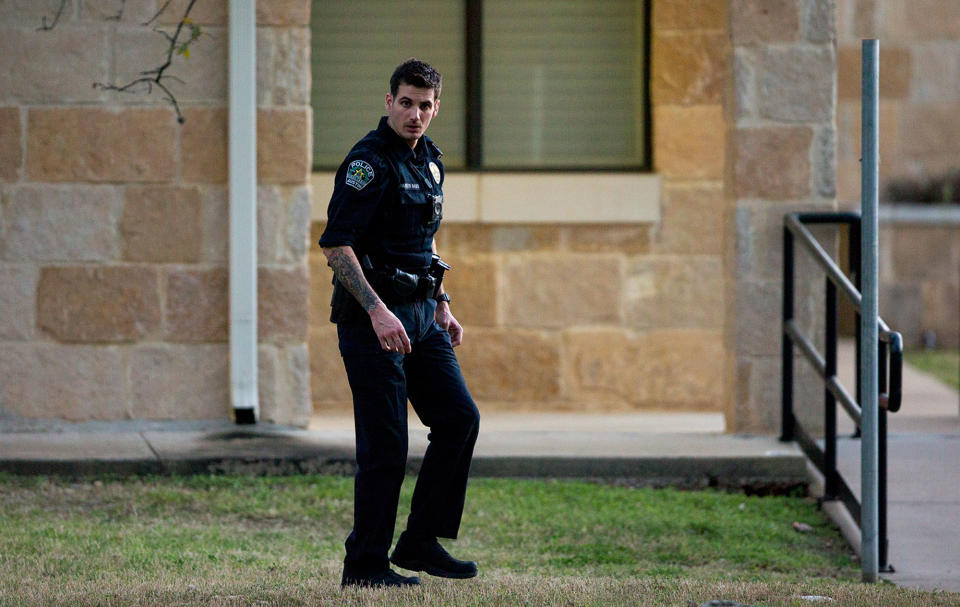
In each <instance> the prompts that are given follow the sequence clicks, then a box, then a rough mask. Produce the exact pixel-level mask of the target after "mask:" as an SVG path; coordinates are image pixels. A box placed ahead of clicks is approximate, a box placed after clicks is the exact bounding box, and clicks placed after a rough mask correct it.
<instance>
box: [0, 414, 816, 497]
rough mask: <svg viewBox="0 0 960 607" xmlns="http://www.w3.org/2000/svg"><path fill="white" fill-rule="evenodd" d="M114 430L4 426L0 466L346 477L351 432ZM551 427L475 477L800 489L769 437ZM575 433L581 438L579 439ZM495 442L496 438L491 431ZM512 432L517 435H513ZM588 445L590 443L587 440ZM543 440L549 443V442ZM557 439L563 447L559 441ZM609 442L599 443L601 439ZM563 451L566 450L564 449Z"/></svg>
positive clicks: (798, 472) (68, 472)
mask: <svg viewBox="0 0 960 607" xmlns="http://www.w3.org/2000/svg"><path fill="white" fill-rule="evenodd" d="M119 428H122V429H121V430H120V431H119V432H110V428H108V427H106V426H101V425H98V426H96V427H94V428H88V430H90V431H80V432H77V431H73V432H71V431H59V432H15V433H0V470H2V471H4V472H7V473H11V474H17V475H57V476H66V477H71V478H83V477H95V476H138V475H189V474H246V475H258V476H259V475H292V474H336V475H352V474H353V473H354V472H355V470H356V460H355V456H354V445H353V436H352V432H316V431H309V430H299V429H293V428H286V427H281V426H267V425H263V426H257V427H238V426H235V425H231V424H222V425H213V426H211V425H205V426H203V427H198V426H193V427H190V426H177V427H175V428H174V429H169V428H168V429H164V428H161V427H158V426H147V427H137V428H135V429H134V428H131V427H129V425H128V426H119ZM557 434H558V433H555V432H548V433H543V436H541V437H540V438H541V441H540V442H541V443H543V445H541V446H540V447H539V448H538V447H537V445H536V444H534V443H536V441H534V440H533V439H534V438H535V437H534V435H533V433H526V432H524V433H518V434H517V435H516V436H513V435H512V434H511V433H507V432H503V433H497V440H491V441H488V442H487V443H486V444H485V446H483V447H481V446H480V445H478V449H477V452H476V453H475V456H474V460H473V467H472V470H471V474H472V476H474V477H512V478H567V479H592V480H598V481H602V482H613V483H618V484H625V485H628V486H645V487H681V488H691V489H694V488H706V487H717V488H724V489H735V490H744V491H748V492H751V493H764V494H769V493H778V494H781V493H789V492H793V491H797V490H801V489H805V488H806V484H807V479H808V477H807V473H806V467H805V459H804V457H803V456H802V455H801V454H800V452H799V450H796V449H792V448H787V447H785V446H782V445H777V443H776V442H775V439H767V438H757V437H735V436H727V435H702V436H699V437H684V436H682V435H649V436H644V437H635V436H632V435H630V436H627V435H625V434H624V433H620V434H618V435H616V438H619V439H620V441H621V443H620V444H617V443H616V441H614V440H613V438H614V436H612V435H611V436H610V437H607V438H606V439H604V440H601V438H602V437H600V436H599V435H598V433H596V432H593V433H580V434H586V435H588V436H580V434H578V433H569V435H567V433H562V434H564V435H565V436H564V437H561V438H563V439H564V440H558V436H557ZM578 437H579V439H580V441H579V442H578V440H575V439H577V438H578ZM488 438H491V439H493V438H494V437H492V436H491V437H488ZM514 439H516V440H514ZM425 443H426V440H425V437H420V436H419V435H418V434H417V433H416V432H413V433H412V439H411V444H410V455H409V458H408V462H407V470H408V472H410V473H411V474H415V473H416V472H417V471H418V470H419V469H420V465H421V463H422V461H423V453H424V450H425V446H426V445H425ZM587 444H589V445H592V446H593V448H591V449H586V448H585V445H587ZM544 445H552V446H553V447H552V448H550V449H547V448H546V447H545V446H544ZM557 445H562V446H563V448H556V446H557ZM603 445H606V446H607V449H606V450H604V449H602V448H600V446H603ZM564 451H566V453H564Z"/></svg>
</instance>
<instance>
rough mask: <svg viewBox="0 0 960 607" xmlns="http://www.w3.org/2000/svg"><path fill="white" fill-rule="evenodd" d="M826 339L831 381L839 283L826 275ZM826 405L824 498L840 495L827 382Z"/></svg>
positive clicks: (833, 410)
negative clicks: (834, 282)
mask: <svg viewBox="0 0 960 607" xmlns="http://www.w3.org/2000/svg"><path fill="white" fill-rule="evenodd" d="M825 307H826V315H827V318H826V335H825V337H826V339H825V340H824V346H825V350H826V351H825V354H826V357H825V362H826V365H825V368H824V378H825V379H826V380H827V381H829V380H830V378H831V377H834V376H835V375H836V374H837V286H836V285H835V284H833V281H832V280H830V277H827V293H826V306H825ZM823 408H824V422H823V431H824V437H823V440H824V453H823V464H824V466H823V467H824V468H825V469H826V472H824V487H823V499H825V500H833V499H836V497H837V491H838V486H837V485H838V484H837V397H836V396H834V395H833V392H832V391H831V390H830V388H829V387H827V386H826V385H825V386H824V389H823Z"/></svg>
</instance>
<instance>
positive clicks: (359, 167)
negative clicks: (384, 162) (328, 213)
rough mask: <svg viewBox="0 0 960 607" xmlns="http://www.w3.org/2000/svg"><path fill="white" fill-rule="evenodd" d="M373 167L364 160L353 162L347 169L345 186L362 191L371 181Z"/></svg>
mask: <svg viewBox="0 0 960 607" xmlns="http://www.w3.org/2000/svg"><path fill="white" fill-rule="evenodd" d="M373 175H374V173H373V167H372V166H370V163H369V162H367V161H365V160H354V161H353V162H351V163H350V166H348V167H347V185H348V186H350V187H352V188H356V189H357V190H362V189H363V188H365V187H367V184H369V183H370V182H371V181H373Z"/></svg>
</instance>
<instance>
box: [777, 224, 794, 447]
mask: <svg viewBox="0 0 960 607" xmlns="http://www.w3.org/2000/svg"><path fill="white" fill-rule="evenodd" d="M791 320H793V234H792V233H791V232H790V230H789V229H788V228H787V227H786V226H784V228H783V326H782V327H781V329H780V339H781V345H780V356H781V358H782V360H781V378H780V429H781V432H780V440H781V441H784V442H789V441H792V440H793V438H794V419H793V340H792V339H790V336H789V335H787V332H786V330H785V328H786V326H787V323H788V322H789V321H791Z"/></svg>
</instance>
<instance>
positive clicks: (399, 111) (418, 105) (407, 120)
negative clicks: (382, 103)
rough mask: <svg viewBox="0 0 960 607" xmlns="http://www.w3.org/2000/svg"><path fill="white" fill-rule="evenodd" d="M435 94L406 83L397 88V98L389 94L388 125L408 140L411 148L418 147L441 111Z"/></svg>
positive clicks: (430, 90)
mask: <svg viewBox="0 0 960 607" xmlns="http://www.w3.org/2000/svg"><path fill="white" fill-rule="evenodd" d="M433 93H434V91H433V89H422V88H419V87H416V86H413V85H410V84H405V83H400V86H398V87H397V96H396V98H394V97H393V95H391V94H390V93H387V103H386V105H387V124H389V125H390V128H392V129H393V130H394V131H396V133H397V134H398V135H400V136H401V137H403V138H404V139H406V140H407V143H408V144H410V147H415V146H416V145H417V141H419V140H420V137H422V136H423V134H424V133H425V132H426V130H427V127H428V126H429V125H430V121H431V120H433V117H434V116H436V115H437V110H439V109H440V101H439V100H438V99H436V98H434V95H433Z"/></svg>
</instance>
